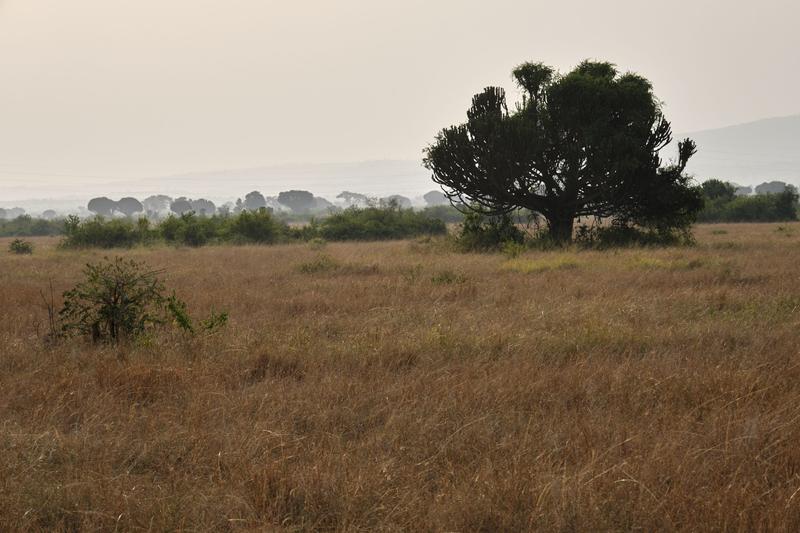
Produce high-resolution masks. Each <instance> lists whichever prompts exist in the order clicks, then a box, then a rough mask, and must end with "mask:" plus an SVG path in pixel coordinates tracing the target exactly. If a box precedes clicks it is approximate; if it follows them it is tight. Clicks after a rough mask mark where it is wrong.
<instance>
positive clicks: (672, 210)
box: [424, 61, 702, 242]
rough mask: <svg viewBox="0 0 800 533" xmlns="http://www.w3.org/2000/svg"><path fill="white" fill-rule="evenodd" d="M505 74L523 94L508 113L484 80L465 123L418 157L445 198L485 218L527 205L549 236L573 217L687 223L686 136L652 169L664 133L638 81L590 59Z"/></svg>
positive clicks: (564, 233)
mask: <svg viewBox="0 0 800 533" xmlns="http://www.w3.org/2000/svg"><path fill="white" fill-rule="evenodd" d="M513 77H514V79H515V80H516V83H517V85H518V86H519V88H520V90H521V92H522V94H523V97H522V101H521V102H520V103H519V104H518V105H517V106H516V108H515V109H514V111H513V112H509V111H508V106H507V104H506V96H505V92H504V90H503V89H501V88H498V87H489V88H487V89H485V90H484V91H483V92H482V93H480V94H477V95H476V96H475V97H474V98H473V100H472V106H471V108H470V109H469V110H468V111H467V122H466V123H465V124H462V125H458V126H453V127H450V128H446V129H444V130H442V131H441V132H440V133H439V134H438V135H437V137H436V139H435V141H434V143H433V144H432V145H430V146H429V147H428V148H427V149H426V155H425V159H424V164H425V166H426V167H427V168H428V169H429V170H431V171H432V173H433V181H434V182H436V183H438V184H439V185H441V186H442V187H443V190H444V191H445V194H447V196H448V198H449V199H450V200H451V202H453V203H454V204H456V203H459V202H460V203H462V204H465V205H467V206H470V209H474V210H477V211H482V212H484V213H487V214H494V215H497V214H502V213H509V212H511V211H513V210H514V209H517V208H526V209H529V210H531V211H533V212H535V213H538V214H541V215H542V216H543V217H544V218H545V219H546V220H547V222H548V226H549V235H550V237H551V238H552V239H553V240H554V241H556V242H567V241H569V240H571V238H572V230H573V224H574V220H575V219H576V218H577V217H598V218H599V217H604V218H605V217H613V218H614V219H615V221H617V223H619V224H623V225H642V226H648V227H657V228H658V229H659V230H669V229H673V228H686V227H688V225H689V224H690V223H691V222H692V220H693V217H694V216H695V215H696V213H697V211H698V210H699V209H700V208H701V207H702V198H701V195H700V192H699V191H698V190H697V189H696V188H694V187H691V186H690V180H689V178H688V177H687V176H685V175H684V170H685V168H686V164H687V162H688V161H689V158H690V157H691V156H692V155H693V154H694V153H695V151H696V149H695V143H694V142H693V141H691V140H690V139H686V140H685V141H683V142H680V143H678V158H677V160H676V161H675V162H674V163H672V164H669V165H666V166H662V160H661V157H660V155H659V154H660V152H661V150H662V149H663V148H665V147H666V146H667V145H668V144H669V143H670V142H671V141H672V131H671V126H670V124H669V122H668V121H667V120H666V119H665V118H664V116H663V114H662V112H661V106H660V104H659V102H658V100H657V99H656V97H655V96H654V94H653V91H652V85H651V84H650V82H649V81H648V80H646V79H645V78H643V77H641V76H639V75H636V74H623V75H620V74H619V73H618V72H617V69H616V67H615V66H614V65H612V64H610V63H604V62H590V61H585V62H583V63H581V64H580V65H578V67H576V68H575V69H574V70H572V71H571V72H569V73H567V74H565V75H558V74H557V73H556V72H555V71H554V70H553V69H552V68H550V67H548V66H545V65H543V64H541V63H525V64H523V65H520V66H519V67H517V68H516V69H515V70H514V72H513Z"/></svg>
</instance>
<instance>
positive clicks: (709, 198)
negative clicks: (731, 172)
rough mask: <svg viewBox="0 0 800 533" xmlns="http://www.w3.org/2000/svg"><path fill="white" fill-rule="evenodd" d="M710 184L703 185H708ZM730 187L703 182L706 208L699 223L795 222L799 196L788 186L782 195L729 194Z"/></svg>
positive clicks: (717, 182) (698, 217)
mask: <svg viewBox="0 0 800 533" xmlns="http://www.w3.org/2000/svg"><path fill="white" fill-rule="evenodd" d="M710 182H716V183H712V184H711V185H709V186H706V184H707V183H710ZM731 189H733V185H732V184H730V183H727V182H721V181H719V180H709V181H706V182H704V183H703V192H704V196H705V207H704V208H703V210H702V211H700V213H699V214H698V216H697V220H698V221H700V222H788V221H792V220H797V208H798V194H797V189H796V188H795V187H793V186H791V185H788V186H786V187H785V189H784V191H783V192H780V193H770V194H759V195H756V196H735V195H733V194H728V192H729V191H730V190H731Z"/></svg>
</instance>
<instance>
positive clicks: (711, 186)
mask: <svg viewBox="0 0 800 533" xmlns="http://www.w3.org/2000/svg"><path fill="white" fill-rule="evenodd" d="M700 188H701V189H702V191H703V197H704V198H705V199H706V200H711V201H716V200H720V201H723V202H730V201H731V200H733V199H734V198H736V187H735V186H734V185H733V184H732V183H728V182H727V181H722V180H717V179H710V180H706V181H704V182H703V183H701V184H700Z"/></svg>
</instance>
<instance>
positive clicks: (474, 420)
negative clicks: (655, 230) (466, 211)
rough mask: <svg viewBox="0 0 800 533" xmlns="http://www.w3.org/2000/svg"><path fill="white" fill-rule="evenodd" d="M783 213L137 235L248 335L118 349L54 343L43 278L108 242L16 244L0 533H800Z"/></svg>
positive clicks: (0, 269) (4, 374)
mask: <svg viewBox="0 0 800 533" xmlns="http://www.w3.org/2000/svg"><path fill="white" fill-rule="evenodd" d="M783 227H784V228H788V230H787V229H784V230H781V231H777V230H776V228H777V226H776V225H729V226H702V227H700V228H698V231H697V234H698V240H699V245H698V246H697V247H696V248H694V249H664V250H625V251H617V252H603V253H600V252H575V253H564V252H560V253H552V254H551V253H527V254H523V255H522V256H521V257H519V258H518V259H515V260H514V261H515V262H514V263H511V264H509V262H508V259H507V258H506V257H503V256H502V255H459V254H450V253H447V252H444V251H437V249H436V247H435V246H432V245H428V244H426V245H425V246H421V245H418V244H410V243H407V242H395V243H372V244H335V245H334V244H329V245H326V246H325V247H324V251H320V250H314V249H311V248H309V247H306V246H285V247H284V246H279V247H263V248H262V247H241V248H234V247H218V248H217V247H210V248H203V249H196V250H192V249H178V250H173V249H167V248H159V249H153V250H133V251H129V252H124V253H125V255H128V256H135V257H136V258H138V259H144V260H146V261H147V262H148V263H150V264H151V266H154V267H157V268H165V269H166V270H167V272H168V273H169V280H168V283H169V285H170V286H171V287H174V288H175V289H176V290H177V291H178V294H179V295H180V296H182V297H184V298H185V299H186V300H187V302H188V304H189V308H190V309H191V310H193V311H195V312H197V313H198V314H206V313H207V312H208V311H210V309H211V308H212V307H213V308H216V309H226V310H228V311H229V312H230V315H231V323H230V324H229V326H228V327H227V329H225V330H223V331H221V332H220V333H219V334H217V335H213V336H205V337H202V336H201V337H199V338H194V339H189V338H182V337H180V336H175V335H174V334H165V335H164V336H163V337H159V338H156V339H150V340H148V341H142V342H139V343H137V344H134V345H130V346H123V347H121V348H110V347H102V346H91V345H87V344H84V343H82V342H79V341H72V342H68V343H63V344H60V345H57V346H47V345H45V344H44V343H43V342H42V340H41V338H42V337H43V334H44V333H45V331H44V328H45V325H46V312H45V310H44V309H43V307H42V305H41V303H40V300H39V291H40V289H43V288H45V287H46V286H47V284H48V281H49V280H51V279H52V280H53V283H54V285H55V288H56V290H57V291H59V292H60V291H62V290H64V289H66V288H68V287H69V286H71V284H73V283H75V282H76V281H77V280H78V279H79V275H80V269H81V265H82V264H83V263H84V262H86V261H88V260H90V259H96V258H99V257H102V256H103V255H104V254H103V252H63V251H57V250H55V249H54V248H53V241H52V240H50V241H48V240H44V239H40V240H37V241H36V253H35V255H33V256H31V257H21V256H12V255H11V254H0V297H2V302H3V305H2V307H0V530H2V531H11V530H76V529H83V530H113V529H119V530H175V529H191V530H264V529H267V530H275V529H277V530H284V529H285V530H338V531H345V530H346V531H354V530H441V531H514V530H548V531H585V530H637V529H640V530H645V531H653V530H695V531H697V530H737V531H758V530H763V531H775V530H778V531H781V530H782V531H797V530H798V529H800V490H799V489H800V445H798V443H800V354H798V350H799V348H798V346H800V342H799V341H800V330H798V325H800V275H798V265H799V264H800V231H798V230H800V226H799V225H786V224H784V225H783ZM6 246H7V243H5V242H0V249H5V247H6ZM321 257H324V258H326V259H320V258H321ZM319 265H323V266H322V267H320V266H319Z"/></svg>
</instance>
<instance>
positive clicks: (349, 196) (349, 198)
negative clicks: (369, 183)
mask: <svg viewBox="0 0 800 533" xmlns="http://www.w3.org/2000/svg"><path fill="white" fill-rule="evenodd" d="M336 198H339V199H340V200H344V203H345V204H347V205H348V206H350V205H367V204H368V203H369V198H367V196H366V195H364V194H359V193H357V192H350V191H342V192H340V193H339V194H337V195H336Z"/></svg>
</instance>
